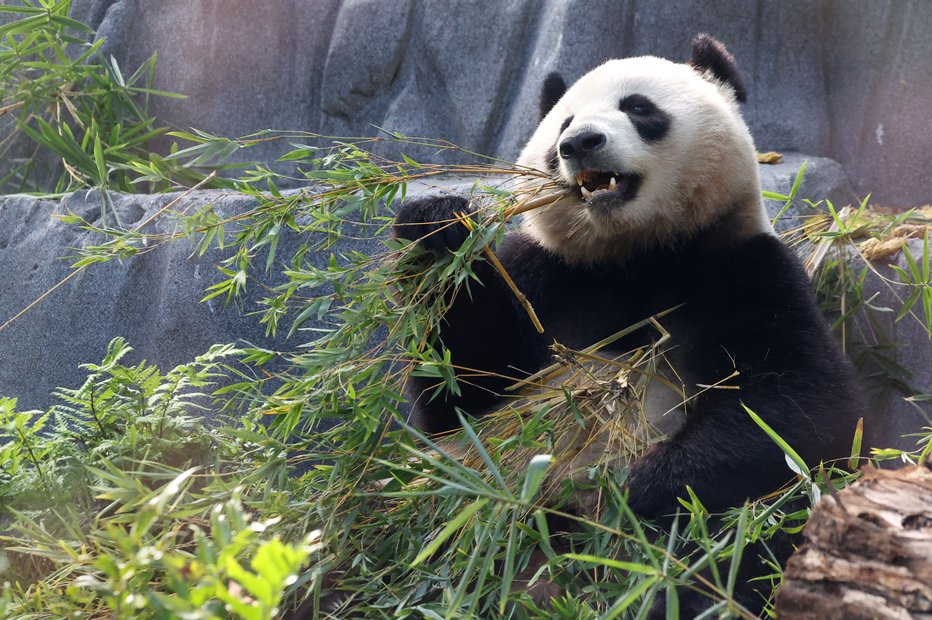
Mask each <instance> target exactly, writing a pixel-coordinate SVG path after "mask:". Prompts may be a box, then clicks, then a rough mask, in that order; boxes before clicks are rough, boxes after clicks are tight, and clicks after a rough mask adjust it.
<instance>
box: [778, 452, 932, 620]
mask: <svg viewBox="0 0 932 620" xmlns="http://www.w3.org/2000/svg"><path fill="white" fill-rule="evenodd" d="M805 538H806V544H805V545H804V546H803V547H802V548H800V550H799V551H798V552H797V553H796V554H795V555H794V556H793V557H792V558H790V561H789V562H788V564H787V567H786V570H785V571H784V576H783V579H784V583H783V586H782V587H781V589H780V592H779V593H778V595H777V615H778V617H779V618H783V619H786V620H810V619H812V620H829V619H831V618H845V619H846V620H861V619H864V620H873V619H875V618H876V619H878V620H909V619H912V618H919V619H923V620H932V458H929V459H926V461H925V462H924V463H923V464H921V465H918V466H915V467H907V468H903V469H899V470H882V469H872V470H870V471H867V472H865V475H864V477H863V478H862V479H861V480H860V481H859V482H858V483H857V484H854V485H852V486H851V487H850V488H848V489H845V490H843V491H841V492H840V493H837V494H834V495H832V496H826V497H824V498H823V500H822V501H821V502H820V503H819V505H818V506H816V508H815V510H814V511H813V514H812V518H811V519H810V521H809V524H808V525H807V526H806V531H805Z"/></svg>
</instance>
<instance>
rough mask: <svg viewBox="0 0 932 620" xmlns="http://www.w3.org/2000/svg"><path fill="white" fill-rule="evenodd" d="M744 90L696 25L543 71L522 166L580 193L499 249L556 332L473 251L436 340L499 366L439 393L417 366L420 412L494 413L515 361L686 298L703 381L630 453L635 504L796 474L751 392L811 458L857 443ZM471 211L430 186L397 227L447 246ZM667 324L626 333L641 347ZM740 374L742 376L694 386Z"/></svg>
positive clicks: (538, 360)
mask: <svg viewBox="0 0 932 620" xmlns="http://www.w3.org/2000/svg"><path fill="white" fill-rule="evenodd" d="M746 95H747V91H746V88H745V85H744V82H743V80H742V78H741V76H740V74H739V71H738V68H737V65H736V63H735V60H734V59H733V57H732V56H731V55H730V54H729V53H728V51H727V50H726V49H725V48H724V46H723V45H722V44H721V43H719V42H718V41H716V40H715V39H713V38H712V37H710V36H708V35H699V36H698V37H697V38H696V39H695V40H694V41H693V46H692V57H691V59H690V60H689V61H688V62H687V63H675V62H671V61H669V60H665V59H661V58H657V57H651V56H643V57H637V58H625V59H619V60H610V61H608V62H606V63H604V64H602V65H601V66H599V67H597V68H596V69H594V70H592V71H591V72H589V73H587V74H586V75H584V76H583V77H582V78H580V79H579V80H578V81H577V82H576V83H575V84H573V85H572V86H570V87H569V88H567V87H566V85H565V83H564V81H563V80H562V78H560V76H558V75H556V74H552V75H550V76H549V77H548V78H547V79H546V81H545V83H544V85H543V89H542V93H541V97H540V114H541V118H540V122H539V124H538V126H537V128H536V130H535V131H534V133H533V135H532V136H531V138H530V140H529V141H528V142H527V145H526V146H525V147H524V149H523V151H522V152H521V154H520V157H519V159H518V162H517V163H518V165H519V166H522V167H526V168H530V169H534V170H538V171H541V172H542V173H544V174H543V176H544V177H546V179H545V180H546V181H547V182H549V183H555V184H557V185H559V186H561V187H564V188H566V189H567V190H568V195H567V196H566V197H564V198H562V199H560V200H559V201H557V202H555V203H554V204H552V205H550V206H548V207H545V208H542V209H538V210H535V211H531V212H529V213H527V214H525V215H524V216H523V221H522V222H521V223H520V225H519V226H518V227H516V228H515V229H513V230H511V231H510V232H509V233H508V234H507V235H506V236H505V237H504V239H503V241H502V242H501V243H500V244H499V245H498V247H497V248H495V252H496V255H497V256H498V258H499V260H500V261H501V262H502V264H503V265H504V267H505V269H506V270H507V272H508V273H509V274H510V275H511V277H512V279H513V280H514V281H515V283H516V285H517V286H518V288H519V289H520V290H521V291H522V292H523V293H524V294H525V295H526V296H527V298H528V300H529V301H530V302H531V304H532V305H533V307H534V309H535V310H536V312H537V315H538V316H539V318H540V322H541V324H542V325H543V326H544V328H545V332H544V333H543V334H539V333H538V332H537V331H536V330H535V329H534V326H533V325H532V323H531V321H530V320H529V318H528V315H527V314H526V312H525V310H524V309H523V308H522V307H521V305H520V304H519V303H518V300H517V299H516V297H515V295H514V294H513V293H512V292H511V290H509V288H508V286H507V285H506V283H505V282H504V280H503V279H502V277H501V276H500V275H499V274H498V273H497V272H496V271H495V270H493V268H492V267H491V266H490V265H489V264H488V263H485V262H481V261H480V262H477V263H476V264H474V271H475V274H476V276H477V278H478V280H479V281H480V283H481V285H474V286H471V288H470V291H469V294H468V295H466V294H463V295H457V296H456V297H455V299H453V300H452V302H451V305H450V307H449V310H448V312H447V314H446V316H445V320H444V321H443V322H442V324H441V326H440V329H439V334H438V337H439V340H440V341H441V342H442V344H443V346H444V347H446V348H447V349H448V350H449V351H450V354H451V361H452V363H453V365H454V366H455V367H457V368H463V369H473V370H479V371H484V372H486V373H488V374H485V375H477V374H476V373H474V372H473V373H471V374H470V376H469V377H468V379H467V380H462V381H460V382H459V386H460V393H459V394H453V393H450V392H445V393H441V394H439V395H437V394H434V388H435V387H436V386H435V381H434V380H433V379H430V378H424V377H416V376H415V377H412V378H411V379H410V381H409V384H408V390H409V393H410V396H411V398H412V400H413V401H414V414H413V415H414V419H415V421H416V423H417V424H418V425H419V426H420V427H421V428H423V429H424V430H426V431H428V432H430V433H439V432H442V431H446V430H449V429H452V428H455V427H456V426H458V425H459V417H458V415H457V409H459V410H462V411H463V412H466V413H467V414H470V415H472V416H477V417H478V416H482V415H483V414H484V413H485V412H487V411H490V410H492V409H494V408H495V407H496V406H497V405H498V404H499V403H500V402H501V399H502V398H503V395H504V394H505V388H506V387H507V385H509V384H510V383H512V382H513V381H514V378H515V377H516V376H521V375H525V376H526V375H527V374H530V373H534V372H535V371H537V370H539V369H540V368H542V367H544V366H546V365H548V364H550V363H551V362H552V352H551V350H550V345H551V344H552V343H553V342H554V341H557V342H560V343H562V344H565V345H566V346H568V347H572V348H582V347H585V346H587V345H589V344H591V343H593V342H596V341H599V340H601V339H603V338H605V337H606V336H608V335H610V334H614V333H616V332H618V331H619V330H621V329H623V328H625V327H626V326H629V325H632V324H635V323H637V322H638V321H640V320H642V319H644V318H646V317H650V316H652V315H655V314H657V313H658V312H661V311H664V310H668V309H670V308H676V310H674V311H673V312H671V313H670V314H669V315H667V316H666V317H665V319H664V325H665V327H666V328H667V329H668V331H669V333H670V335H671V337H672V343H673V345H674V346H672V347H671V348H670V350H669V355H670V359H671V364H672V366H674V367H675V368H676V369H677V371H678V372H679V373H681V375H682V376H683V377H684V382H685V383H687V384H688V385H690V386H693V388H694V390H695V392H696V394H695V397H694V398H691V399H689V401H688V405H687V407H686V415H685V416H684V417H683V418H682V419H680V420H679V421H678V422H677V424H676V425H675V426H674V428H673V430H672V432H671V433H670V436H669V438H668V439H666V440H665V441H662V442H660V443H657V444H656V445H654V446H653V447H652V448H651V449H650V450H649V451H648V452H647V453H646V454H644V455H643V456H642V457H641V458H639V459H638V460H637V461H636V462H635V463H633V464H632V465H631V468H630V473H629V475H628V477H627V486H626V488H627V492H628V497H629V505H630V507H631V508H632V509H633V510H634V511H635V512H636V513H637V514H638V515H640V516H642V517H646V518H663V517H664V516H667V515H670V514H672V513H674V512H675V511H676V509H677V506H678V501H677V498H678V497H683V496H685V494H686V493H685V492H686V487H687V486H688V487H691V488H692V490H693V491H694V492H695V493H696V495H697V496H698V497H699V499H700V500H701V501H702V502H703V504H704V505H705V506H706V507H707V508H708V509H709V510H710V511H713V512H715V511H722V510H724V509H726V508H728V507H731V506H735V505H741V504H742V503H743V502H744V501H745V500H746V499H748V498H752V499H753V498H758V497H760V496H763V495H765V494H767V493H770V492H772V491H774V490H776V489H778V488H780V487H781V486H782V485H783V484H784V483H786V482H787V481H788V479H790V478H791V476H792V473H791V472H790V470H789V469H788V468H787V465H786V462H785V459H784V455H783V452H782V451H781V449H780V448H779V447H777V445H775V444H774V442H773V441H772V440H771V439H770V438H769V437H768V436H767V435H766V434H765V433H764V432H763V431H762V430H761V429H760V428H759V427H758V426H757V425H756V424H755V422H754V421H753V420H752V419H751V417H750V416H749V415H748V414H747V412H746V410H745V407H747V408H749V409H751V410H752V411H754V412H756V413H757V414H758V415H759V416H760V417H761V418H763V420H764V421H765V422H766V423H767V424H768V425H769V426H770V427H771V428H773V429H774V430H775V431H776V432H777V433H778V434H779V435H780V436H782V437H783V438H784V439H785V440H786V441H787V442H788V443H789V444H790V445H791V446H792V447H793V448H794V449H795V450H796V451H797V452H798V453H799V455H800V456H801V457H802V458H803V459H804V460H805V461H806V462H807V463H809V464H813V465H814V464H818V463H819V462H820V461H826V460H829V459H835V458H841V457H846V456H848V455H849V454H850V450H851V445H852V437H853V433H854V429H855V426H856V423H857V420H858V418H859V417H861V416H862V415H863V411H862V405H861V399H860V396H859V394H858V389H857V386H856V383H855V379H854V376H853V372H852V369H851V366H850V364H849V362H848V361H847V360H846V358H845V357H844V355H843V353H842V352H841V350H840V348H839V346H837V344H836V342H835V341H834V340H833V337H832V335H831V333H830V331H829V329H828V326H827V324H826V322H825V320H824V318H823V316H822V315H821V313H820V311H819V309H818V307H817V304H816V301H815V299H814V296H813V293H812V291H811V287H810V282H809V280H808V278H807V276H806V274H805V272H804V271H803V269H802V267H801V265H800V263H799V261H798V259H797V258H796V256H795V255H794V254H793V253H792V252H791V251H790V250H789V249H788V248H787V247H786V246H784V245H783V244H782V243H781V241H780V240H779V239H778V238H777V237H776V236H775V234H774V231H773V229H772V227H771V224H770V222H769V219H768V217H767V214H766V212H765V210H764V207H763V205H762V200H761V191H760V185H759V180H758V173H757V161H756V151H755V147H754V142H753V140H752V138H751V135H750V132H749V130H748V128H747V126H746V125H745V123H744V121H743V120H742V118H741V115H740V112H739V109H738V104H739V103H742V102H744V101H745V99H746ZM539 182H544V181H543V180H542V181H539ZM472 211H473V206H471V205H470V202H469V200H468V199H467V198H466V197H461V196H453V195H440V196H434V197H427V198H422V199H418V200H414V201H411V202H408V203H406V204H404V205H403V206H402V207H401V208H400V209H399V211H398V213H397V215H396V219H395V222H394V227H393V234H394V235H395V236H396V237H398V238H403V239H407V240H410V241H413V242H416V243H417V244H419V245H420V246H421V247H422V248H423V249H425V250H427V251H428V252H429V253H433V254H434V255H441V254H443V253H446V252H450V251H454V250H457V249H458V248H459V247H460V245H461V244H462V243H463V241H464V240H465V237H466V235H467V230H466V228H465V227H462V226H449V225H448V224H449V222H450V221H453V220H454V219H455V217H456V214H458V213H459V214H468V213H471V212H472ZM653 333H654V332H651V331H649V330H641V331H638V332H635V333H633V334H632V335H630V336H629V337H627V338H625V339H623V341H621V342H618V343H615V345H614V346H615V347H616V348H617V349H618V350H619V351H626V350H630V349H631V348H632V347H633V346H637V345H638V344H643V343H644V342H645V341H647V340H649V339H650V338H652V337H653ZM729 376H731V377H732V378H731V379H730V380H729V382H728V385H727V386H724V387H727V388H728V389H706V390H699V389H698V387H697V386H709V385H713V384H716V382H720V381H721V380H722V379H723V378H725V377H729ZM648 402H649V401H648ZM662 408H663V407H662ZM648 415H649V416H650V415H651V412H648ZM655 415H656V414H655Z"/></svg>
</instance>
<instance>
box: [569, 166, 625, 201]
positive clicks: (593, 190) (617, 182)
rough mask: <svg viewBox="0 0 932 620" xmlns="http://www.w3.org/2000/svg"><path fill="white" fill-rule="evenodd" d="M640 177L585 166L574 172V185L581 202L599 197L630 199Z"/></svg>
mask: <svg viewBox="0 0 932 620" xmlns="http://www.w3.org/2000/svg"><path fill="white" fill-rule="evenodd" d="M640 184H641V177H640V176H639V175H637V174H622V173H620V172H611V171H605V170H593V169H592V168H585V169H583V170H581V171H579V172H577V173H576V186H577V187H578V188H579V195H580V197H581V198H582V200H583V202H587V203H588V202H592V201H594V200H599V199H601V198H608V197H613V198H621V199H623V200H630V199H632V198H634V196H635V195H636V194H637V191H638V187H639V186H640Z"/></svg>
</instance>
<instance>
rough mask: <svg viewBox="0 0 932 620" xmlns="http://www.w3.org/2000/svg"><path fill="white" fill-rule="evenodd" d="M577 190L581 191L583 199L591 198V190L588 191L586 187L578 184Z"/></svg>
mask: <svg viewBox="0 0 932 620" xmlns="http://www.w3.org/2000/svg"><path fill="white" fill-rule="evenodd" d="M579 191H580V192H582V197H583V200H589V199H590V198H592V192H590V191H589V190H588V189H586V188H585V187H583V186H582V185H580V186H579Z"/></svg>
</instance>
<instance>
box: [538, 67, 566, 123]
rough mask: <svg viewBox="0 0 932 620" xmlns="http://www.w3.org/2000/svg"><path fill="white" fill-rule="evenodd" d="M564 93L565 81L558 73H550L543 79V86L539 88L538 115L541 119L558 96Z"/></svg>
mask: <svg viewBox="0 0 932 620" xmlns="http://www.w3.org/2000/svg"><path fill="white" fill-rule="evenodd" d="M564 93H566V82H564V81H563V76H561V75H560V74H559V73H551V74H550V75H548V76H547V79H545V80H544V87H543V88H542V89H541V90H540V117H541V118H542V119H543V118H544V117H545V116H547V113H548V112H550V110H552V109H553V106H555V105H556V104H557V101H559V100H560V97H562V96H563V94H564Z"/></svg>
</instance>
